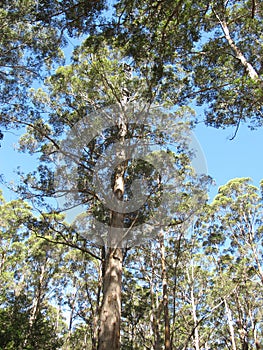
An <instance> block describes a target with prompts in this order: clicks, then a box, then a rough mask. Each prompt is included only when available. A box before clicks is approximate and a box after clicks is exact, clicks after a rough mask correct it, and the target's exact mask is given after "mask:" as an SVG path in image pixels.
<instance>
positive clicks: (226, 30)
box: [213, 10, 259, 80]
mask: <svg viewBox="0 0 263 350" xmlns="http://www.w3.org/2000/svg"><path fill="white" fill-rule="evenodd" d="M213 12H214V14H215V16H216V18H217V19H218V21H219V24H220V26H221V28H222V30H223V33H224V35H225V38H226V40H227V42H228V44H229V46H230V47H231V49H232V50H233V52H234V54H235V57H236V58H237V59H238V60H239V61H240V62H241V64H242V65H243V66H244V67H245V69H246V71H247V73H248V76H249V77H250V78H251V79H252V80H258V79H259V76H258V73H257V72H256V70H255V69H254V67H253V66H252V65H251V63H249V62H248V61H247V59H246V57H245V56H244V54H243V52H242V51H241V50H240V49H239V47H238V46H237V45H236V43H235V41H234V40H233V39H232V38H231V35H230V31H229V28H228V25H227V22H226V21H225V20H222V19H221V18H220V17H219V15H218V14H217V13H216V11H215V10H213Z"/></svg>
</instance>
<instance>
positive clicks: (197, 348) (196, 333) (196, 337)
mask: <svg viewBox="0 0 263 350" xmlns="http://www.w3.org/2000/svg"><path fill="white" fill-rule="evenodd" d="M187 276H188V282H189V284H190V295H191V306H192V316H193V321H194V333H193V335H194V348H195V350H200V345H199V331H198V319H197V314H196V302H195V296H194V265H193V262H191V275H190V273H189V271H187Z"/></svg>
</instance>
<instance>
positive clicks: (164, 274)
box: [160, 232, 171, 350]
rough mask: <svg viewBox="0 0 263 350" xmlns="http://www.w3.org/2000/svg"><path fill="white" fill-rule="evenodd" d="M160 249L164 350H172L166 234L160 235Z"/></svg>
mask: <svg viewBox="0 0 263 350" xmlns="http://www.w3.org/2000/svg"><path fill="white" fill-rule="evenodd" d="M160 248H161V261H162V287H163V311H164V349H165V350H171V335H170V317H169V301H168V283H167V269H166V262H165V246H164V233H163V232H161V234H160Z"/></svg>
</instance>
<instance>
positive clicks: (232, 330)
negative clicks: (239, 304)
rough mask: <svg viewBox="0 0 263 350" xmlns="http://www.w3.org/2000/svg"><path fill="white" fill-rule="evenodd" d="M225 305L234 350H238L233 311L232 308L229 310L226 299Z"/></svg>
mask: <svg viewBox="0 0 263 350" xmlns="http://www.w3.org/2000/svg"><path fill="white" fill-rule="evenodd" d="M224 304H225V310H226V316H227V323H228V328H229V332H230V338H231V344H232V349H233V350H237V347H236V342H235V330H234V326H233V318H232V313H231V310H230V308H229V306H228V304H227V301H226V299H224Z"/></svg>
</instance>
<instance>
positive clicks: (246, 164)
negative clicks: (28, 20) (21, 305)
mask: <svg viewBox="0 0 263 350" xmlns="http://www.w3.org/2000/svg"><path fill="white" fill-rule="evenodd" d="M233 132H234V130H233V129H225V130H221V129H215V128H212V127H206V126H205V125H203V124H199V125H198V126H197V127H196V129H195V130H194V134H195V136H196V138H197V140H198V141H199V143H200V145H201V147H202V149H203V153H204V156H205V158H206V162H207V168H208V174H209V175H210V176H212V177H213V178H214V180H215V182H216V186H215V187H214V188H212V189H211V191H210V198H212V197H213V196H214V195H215V194H216V192H217V188H218V186H221V185H224V184H225V183H226V182H227V181H229V180H230V179H232V178H235V177H251V178H252V179H253V182H254V184H255V185H256V186H258V185H259V182H260V180H261V179H263V155H262V150H263V129H258V130H253V131H251V130H250V129H248V128H247V127H246V126H245V125H242V126H241V127H240V129H239V131H238V133H237V136H236V137H235V139H234V140H232V141H231V140H230V138H231V136H232V135H233ZM17 140H18V134H17V133H15V132H14V133H5V136H4V140H2V143H1V148H0V173H1V174H4V177H5V179H6V180H7V181H11V180H15V179H16V176H15V174H14V170H15V169H16V167H17V166H20V167H21V168H22V169H23V170H25V171H29V170H33V169H34V166H35V164H34V161H33V159H32V157H31V156H30V155H26V154H22V153H18V152H17V151H15V150H14V146H15V144H16V143H17ZM1 188H2V189H3V190H4V195H5V197H6V199H7V200H10V199H13V198H15V196H14V194H12V193H10V192H9V191H7V190H6V189H5V188H4V186H3V185H1Z"/></svg>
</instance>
